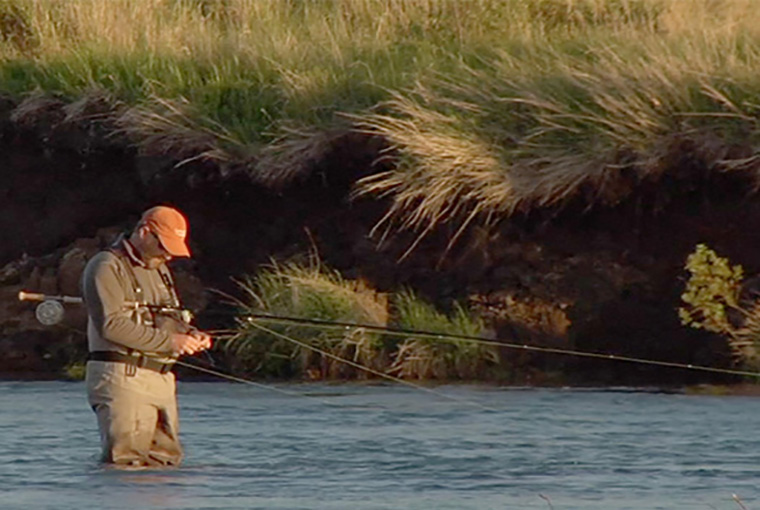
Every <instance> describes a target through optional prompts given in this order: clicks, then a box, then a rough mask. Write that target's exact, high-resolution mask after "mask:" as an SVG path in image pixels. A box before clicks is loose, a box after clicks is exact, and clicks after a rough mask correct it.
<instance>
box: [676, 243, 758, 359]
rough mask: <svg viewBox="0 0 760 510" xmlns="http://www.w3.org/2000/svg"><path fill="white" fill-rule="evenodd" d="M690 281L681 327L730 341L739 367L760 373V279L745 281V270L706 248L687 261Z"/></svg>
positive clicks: (683, 298) (698, 249) (701, 246)
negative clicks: (759, 280)
mask: <svg viewBox="0 0 760 510" xmlns="http://www.w3.org/2000/svg"><path fill="white" fill-rule="evenodd" d="M686 270H687V271H688V272H689V280H688V281H687V283H686V288H685V289H684V293H683V295H682V296H681V299H682V301H683V306H681V307H680V308H679V309H678V315H679V317H680V318H681V323H682V324H684V325H685V326H690V327H693V328H695V329H704V330H706V331H709V332H711V333H715V334H718V335H721V336H722V337H724V338H725V339H726V342H727V343H728V346H729V348H730V349H731V353H732V355H733V357H734V362H735V364H736V365H738V366H741V367H743V368H745V369H748V370H759V369H760V302H758V299H757V297H758V289H757V278H754V279H752V280H753V281H750V280H745V278H744V270H743V268H742V267H741V266H738V265H734V266H732V265H731V264H730V262H729V260H728V259H726V258H724V257H720V256H719V255H718V254H717V253H715V252H714V251H713V250H712V249H710V248H709V247H708V246H707V245H705V244H699V245H697V247H696V248H695V250H694V252H693V253H692V254H691V255H689V257H688V259H687V261H686Z"/></svg>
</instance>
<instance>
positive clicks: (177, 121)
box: [116, 97, 247, 166]
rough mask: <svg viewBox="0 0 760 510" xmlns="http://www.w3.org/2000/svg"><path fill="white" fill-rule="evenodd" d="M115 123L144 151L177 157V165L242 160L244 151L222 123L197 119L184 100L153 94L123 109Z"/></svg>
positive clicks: (241, 144) (242, 146)
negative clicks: (193, 161) (194, 161)
mask: <svg viewBox="0 0 760 510" xmlns="http://www.w3.org/2000/svg"><path fill="white" fill-rule="evenodd" d="M116 122H117V126H118V132H120V133H123V134H125V135H127V136H129V137H130V138H132V139H133V140H136V142H137V144H138V146H139V147H140V149H141V150H142V151H143V152H144V153H146V154H152V155H169V156H172V157H175V158H178V159H181V160H182V162H181V163H180V165H181V164H183V163H186V162H188V161H191V160H195V159H201V160H206V161H214V162H216V163H228V162H231V161H236V160H240V159H242V154H244V153H245V152H246V150H247V149H246V147H245V146H244V144H243V143H241V142H240V141H239V140H237V139H236V138H235V137H234V136H233V135H231V134H230V133H229V131H227V130H226V129H225V128H224V127H223V126H221V125H219V124H218V123H216V122H214V121H212V120H210V119H199V118H198V116H197V115H195V114H194V112H193V111H192V107H191V105H190V104H189V103H188V102H187V101H184V100H181V101H172V100H168V99H162V98H158V97H155V98H153V100H152V101H151V102H150V103H148V104H146V105H141V106H135V107H132V108H129V109H126V110H124V111H123V112H122V113H121V115H119V117H118V118H117V119H116ZM178 166H179V165H178Z"/></svg>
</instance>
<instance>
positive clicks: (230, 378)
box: [175, 360, 349, 408]
mask: <svg viewBox="0 0 760 510" xmlns="http://www.w3.org/2000/svg"><path fill="white" fill-rule="evenodd" d="M175 364H177V365H179V366H181V367H187V368H191V369H193V370H197V371H198V372H203V373H206V374H209V375H214V376H216V377H220V378H222V379H227V380H228V381H232V382H237V383H241V384H247V385H249V386H255V387H257V388H262V389H266V390H271V391H276V392H278V393H282V394H284V395H288V396H291V397H304V398H310V399H314V400H316V401H318V402H321V403H323V404H326V405H329V406H335V407H341V408H345V407H349V406H345V405H341V404H336V403H335V402H330V401H329V400H324V399H321V398H319V397H314V396H312V395H307V394H306V393H300V392H297V391H288V390H284V389H282V388H278V387H277V386H271V385H269V384H262V383H257V382H255V381H251V380H250V379H244V378H242V377H237V376H235V375H231V374H226V373H224V372H220V371H218V370H212V369H210V368H205V367H201V366H199V365H196V364H194V363H188V362H186V361H180V360H177V361H175Z"/></svg>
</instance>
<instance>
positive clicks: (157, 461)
mask: <svg viewBox="0 0 760 510" xmlns="http://www.w3.org/2000/svg"><path fill="white" fill-rule="evenodd" d="M175 391H176V390H175V377H174V374H173V373H171V372H167V373H160V372H157V371H155V370H150V369H147V368H141V367H135V366H132V365H129V364H127V363H120V362H110V361H92V360H91V361H88V362H87V398H88V401H89V403H90V406H91V407H92V409H93V410H94V411H95V414H96V415H97V418H98V428H99V429H100V440H101V445H102V448H103V454H102V461H103V462H107V463H113V464H116V465H125V466H154V467H161V466H176V465H178V464H179V463H180V462H181V461H182V455H183V453H182V446H181V445H180V442H179V416H178V413H177V398H176V393H175Z"/></svg>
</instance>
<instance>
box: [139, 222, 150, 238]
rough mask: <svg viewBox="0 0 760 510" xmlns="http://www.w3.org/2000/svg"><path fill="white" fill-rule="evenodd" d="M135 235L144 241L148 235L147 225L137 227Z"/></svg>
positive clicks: (148, 228)
mask: <svg viewBox="0 0 760 510" xmlns="http://www.w3.org/2000/svg"><path fill="white" fill-rule="evenodd" d="M137 235H138V237H139V238H140V239H145V238H146V237H148V236H149V235H150V227H148V225H140V226H138V227H137Z"/></svg>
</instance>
